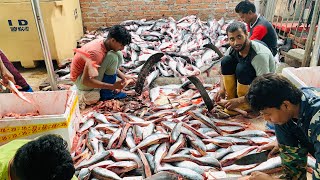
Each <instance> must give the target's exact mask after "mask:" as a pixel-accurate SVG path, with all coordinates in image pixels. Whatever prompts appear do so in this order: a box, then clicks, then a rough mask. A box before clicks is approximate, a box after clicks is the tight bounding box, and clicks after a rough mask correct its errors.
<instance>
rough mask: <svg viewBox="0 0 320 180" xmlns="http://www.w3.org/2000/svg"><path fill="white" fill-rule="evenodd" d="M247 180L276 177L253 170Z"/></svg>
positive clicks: (268, 179)
mask: <svg viewBox="0 0 320 180" xmlns="http://www.w3.org/2000/svg"><path fill="white" fill-rule="evenodd" d="M248 180H276V179H275V178H273V177H271V176H270V175H268V174H266V173H263V172H260V171H255V172H252V173H251V175H250V177H249V179H248Z"/></svg>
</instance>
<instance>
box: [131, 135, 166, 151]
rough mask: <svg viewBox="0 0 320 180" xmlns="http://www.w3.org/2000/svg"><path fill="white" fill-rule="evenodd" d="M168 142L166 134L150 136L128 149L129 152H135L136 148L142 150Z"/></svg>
mask: <svg viewBox="0 0 320 180" xmlns="http://www.w3.org/2000/svg"><path fill="white" fill-rule="evenodd" d="M166 141H169V135H167V134H160V133H158V134H152V135H150V136H148V137H147V138H146V139H144V140H143V141H141V143H139V144H138V145H137V146H136V147H134V148H132V149H130V152H135V151H136V150H137V149H138V148H139V149H143V148H145V147H147V146H151V145H153V144H158V143H159V142H166Z"/></svg>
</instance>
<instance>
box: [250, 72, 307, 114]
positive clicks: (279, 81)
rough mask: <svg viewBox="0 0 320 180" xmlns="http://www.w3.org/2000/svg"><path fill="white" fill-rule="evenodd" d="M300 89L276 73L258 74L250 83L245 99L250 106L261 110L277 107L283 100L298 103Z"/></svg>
mask: <svg viewBox="0 0 320 180" xmlns="http://www.w3.org/2000/svg"><path fill="white" fill-rule="evenodd" d="M301 96H302V91H301V90H300V89H298V88H297V87H295V86H294V85H293V84H292V83H291V82H290V81H289V80H288V79H287V78H285V77H284V76H282V75H278V74H273V73H269V74H264V75H261V76H258V77H257V78H256V79H255V80H253V82H252V83H251V85H250V88H249V91H248V93H247V95H246V99H247V101H248V102H249V104H250V106H251V108H252V109H253V110H255V111H261V110H263V109H265V108H277V109H280V106H281V105H282V103H283V102H284V101H289V102H290V103H292V104H294V105H298V104H299V103H300V101H301Z"/></svg>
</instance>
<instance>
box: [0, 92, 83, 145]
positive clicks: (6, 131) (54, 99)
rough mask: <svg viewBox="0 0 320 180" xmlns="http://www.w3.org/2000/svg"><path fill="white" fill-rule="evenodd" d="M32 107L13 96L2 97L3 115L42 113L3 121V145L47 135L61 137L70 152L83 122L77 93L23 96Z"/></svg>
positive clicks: (0, 141)
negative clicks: (30, 102) (16, 140)
mask: <svg viewBox="0 0 320 180" xmlns="http://www.w3.org/2000/svg"><path fill="white" fill-rule="evenodd" d="M24 94H25V96H26V97H27V98H29V99H30V100H31V101H32V102H34V105H31V104H29V103H27V102H25V101H23V100H21V99H20V98H18V97H17V96H15V95H14V94H12V93H0V115H1V116H4V115H6V114H8V113H16V114H26V113H32V112H35V111H37V110H38V111H39V114H40V115H39V116H30V117H27V116H24V117H20V118H13V117H4V118H2V119H0V145H1V144H4V143H7V142H9V141H11V140H14V139H22V138H25V139H33V138H35V137H38V136H41V135H44V134H58V135H61V136H62V137H63V138H64V139H65V140H66V141H67V142H68V146H69V148H70V147H71V146H72V142H73V138H74V136H75V133H76V129H78V126H79V122H80V119H81V115H80V110H79V105H78V96H77V93H76V91H51V92H33V93H24Z"/></svg>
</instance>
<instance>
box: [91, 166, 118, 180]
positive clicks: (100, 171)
mask: <svg viewBox="0 0 320 180" xmlns="http://www.w3.org/2000/svg"><path fill="white" fill-rule="evenodd" d="M92 176H93V177H95V178H97V179H100V180H107V179H116V180H121V178H120V177H119V176H118V175H117V174H116V173H114V172H112V171H109V170H107V169H105V168H100V167H96V168H94V169H93V170H92Z"/></svg>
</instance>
